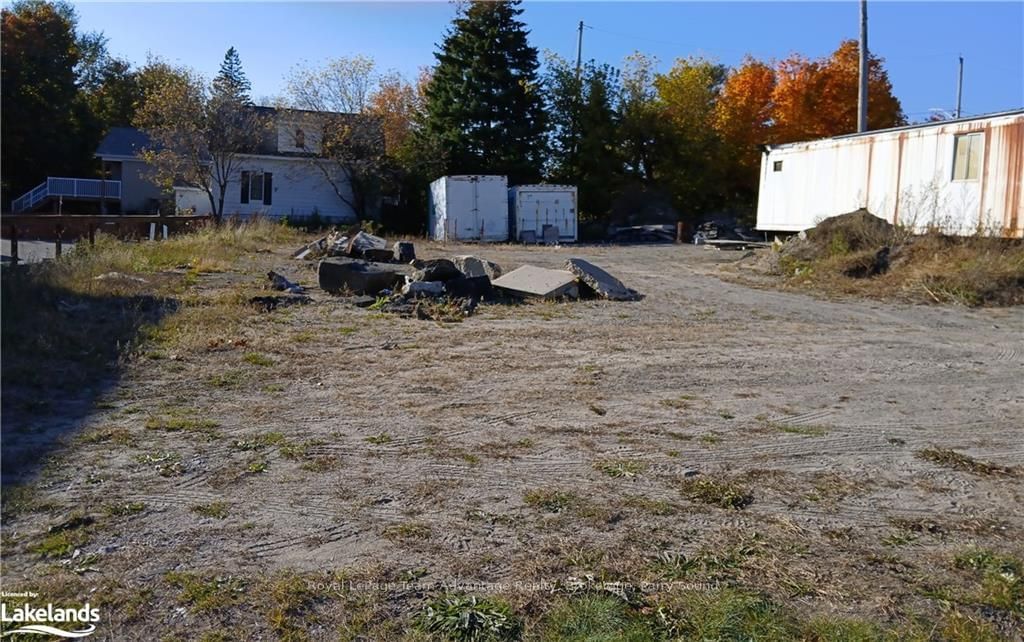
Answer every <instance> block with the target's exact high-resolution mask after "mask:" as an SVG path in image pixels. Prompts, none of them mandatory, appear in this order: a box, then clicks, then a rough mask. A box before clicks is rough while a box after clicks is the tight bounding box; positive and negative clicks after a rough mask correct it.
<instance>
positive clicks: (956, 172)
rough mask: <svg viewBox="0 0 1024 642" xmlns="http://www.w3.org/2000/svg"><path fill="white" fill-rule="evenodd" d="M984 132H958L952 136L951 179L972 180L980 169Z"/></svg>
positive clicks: (976, 176) (976, 177)
mask: <svg viewBox="0 0 1024 642" xmlns="http://www.w3.org/2000/svg"><path fill="white" fill-rule="evenodd" d="M984 140H985V139H984V134H982V133H981V132H976V133H973V134H960V135H958V136H956V137H954V138H953V180H954V181H974V180H977V179H978V173H979V170H980V169H981V146H982V145H983V144H984Z"/></svg>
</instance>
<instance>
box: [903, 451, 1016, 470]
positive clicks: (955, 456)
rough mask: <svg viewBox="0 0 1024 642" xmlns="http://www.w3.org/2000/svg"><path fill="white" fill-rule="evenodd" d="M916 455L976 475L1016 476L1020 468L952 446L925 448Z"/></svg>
mask: <svg viewBox="0 0 1024 642" xmlns="http://www.w3.org/2000/svg"><path fill="white" fill-rule="evenodd" d="M914 455H915V456H916V457H917V458H918V459H923V460H925V461H930V462H932V463H934V464H938V465H940V466H945V467H946V468H952V469H954V470H962V471H964V472H968V473H974V474H975V475H998V476H1004V477H1016V476H1018V475H1019V473H1020V470H1019V469H1017V468H1016V467H1013V466H1000V465H998V464H993V463H991V462H987V461H981V460H978V459H975V458H974V457H971V456H970V455H965V454H963V453H959V452H957V451H955V450H953V449H951V448H925V449H924V450H919V451H917V452H916V453H914Z"/></svg>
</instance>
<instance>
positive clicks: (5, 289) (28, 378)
mask: <svg viewBox="0 0 1024 642" xmlns="http://www.w3.org/2000/svg"><path fill="white" fill-rule="evenodd" d="M49 281H50V280H49V279H47V278H45V272H43V271H42V270H41V269H39V268H38V266H17V267H13V266H4V268H3V273H2V283H0V287H2V290H0V302H2V310H3V318H2V324H0V335H2V350H3V358H2V375H0V384H2V387H3V395H2V402H0V411H2V416H0V433H2V440H0V450H2V452H0V455H2V459H0V466H2V468H0V474H2V483H3V484H4V485H7V484H11V483H21V482H24V481H26V480H28V479H30V478H32V477H34V476H35V475H36V474H37V473H38V472H39V470H40V469H41V467H42V466H43V465H44V463H45V462H46V460H47V457H48V456H49V455H50V453H51V452H53V451H54V450H55V449H56V448H58V447H59V446H60V445H61V444H62V442H64V441H66V439H67V438H68V437H71V436H73V435H74V434H75V433H76V432H77V431H78V430H79V429H80V428H81V426H82V425H83V423H84V422H85V420H86V419H87V418H88V417H89V415H90V414H91V413H92V412H93V410H94V409H95V406H96V403H97V400H98V399H100V398H101V397H102V396H103V395H104V394H105V393H107V392H108V391H110V390H111V389H112V388H113V387H114V386H115V385H116V384H117V382H118V380H119V378H120V373H121V363H122V357H123V356H124V355H125V354H127V353H128V352H129V351H130V350H131V348H132V346H133V345H134V344H135V342H136V340H137V337H138V336H139V334H140V332H141V331H142V330H143V329H144V328H145V327H147V326H151V325H154V324H156V323H158V322H159V320H160V319H161V318H162V317H163V316H164V315H166V314H169V313H171V312H173V311H174V310H175V309H176V308H177V303H176V301H175V300H174V299H169V298H163V297H157V296H153V295H152V294H148V293H143V292H142V291H141V290H142V287H140V286H139V285H138V284H136V283H134V282H131V281H126V282H125V283H124V284H105V283H101V284H98V285H97V286H96V287H90V288H88V289H89V290H91V291H90V292H87V293H82V292H78V291H73V290H71V289H68V288H67V287H62V286H59V285H54V284H52V283H51V282H49Z"/></svg>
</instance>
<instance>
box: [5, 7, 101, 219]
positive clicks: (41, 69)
mask: <svg viewBox="0 0 1024 642" xmlns="http://www.w3.org/2000/svg"><path fill="white" fill-rule="evenodd" d="M2 19H3V37H2V43H0V44H2V68H3V71H2V75H3V82H2V99H0V100H2V103H3V118H2V137H3V203H4V205H5V206H6V205H8V204H9V202H10V199H11V198H16V197H18V196H20V195H21V194H22V193H23V192H25V191H27V190H28V189H31V188H32V187H34V186H35V185H37V184H38V183H40V182H41V181H42V180H43V179H44V178H46V176H47V175H52V176H83V175H86V176H87V175H90V174H91V173H92V172H93V171H94V170H95V166H94V164H93V162H92V154H93V152H95V150H96V143H97V142H98V141H99V131H98V129H97V127H96V126H95V123H94V122H93V119H92V117H91V114H90V112H89V108H88V105H87V104H86V102H85V101H84V100H83V97H82V94H81V92H80V90H79V87H78V77H77V73H76V68H77V67H78V65H79V64H80V62H81V61H82V46H81V44H82V43H81V42H80V40H79V38H78V36H77V35H76V33H75V27H76V23H77V18H76V16H75V12H74V9H73V8H72V7H71V5H69V4H65V3H63V2H59V3H49V2H44V1H42V0H23V1H21V2H16V3H14V4H12V5H10V6H9V7H5V8H4V9H3V13H2Z"/></svg>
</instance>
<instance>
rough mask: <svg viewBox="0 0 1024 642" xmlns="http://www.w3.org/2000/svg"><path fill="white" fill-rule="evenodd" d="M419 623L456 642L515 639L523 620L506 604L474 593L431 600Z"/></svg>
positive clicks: (422, 626)
mask: <svg viewBox="0 0 1024 642" xmlns="http://www.w3.org/2000/svg"><path fill="white" fill-rule="evenodd" d="M419 626H420V628H421V629H423V630H425V631H427V632H430V633H440V634H441V635H443V636H445V637H446V638H448V639H449V640H455V641H457V642H485V641H486V642H500V641H503V640H517V639H519V636H520V634H521V632H522V623H521V622H520V621H519V619H518V618H517V617H516V616H515V615H514V614H513V612H512V609H511V608H509V606H508V605H507V604H505V603H503V602H499V601H498V600H495V599H491V598H482V597H476V596H473V595H470V596H465V595H444V596H441V597H439V598H436V599H434V600H432V601H431V602H430V603H428V604H427V606H426V607H425V608H424V609H423V612H422V613H421V614H420V617H419Z"/></svg>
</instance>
